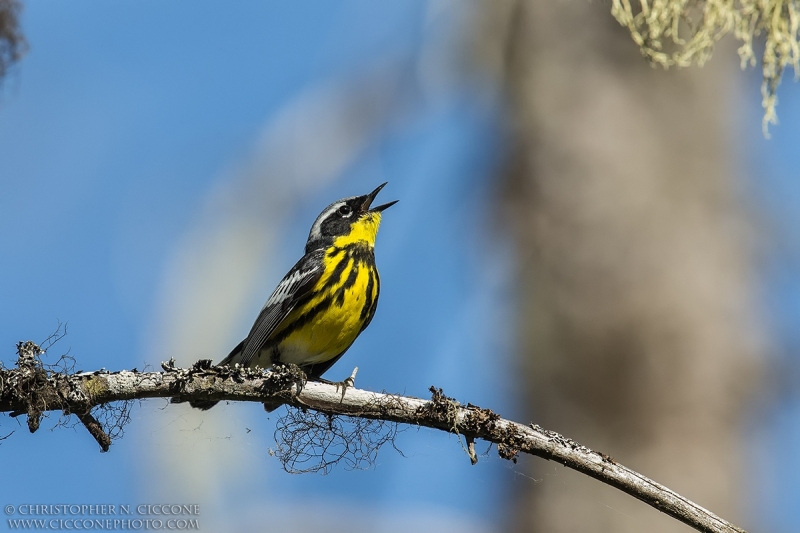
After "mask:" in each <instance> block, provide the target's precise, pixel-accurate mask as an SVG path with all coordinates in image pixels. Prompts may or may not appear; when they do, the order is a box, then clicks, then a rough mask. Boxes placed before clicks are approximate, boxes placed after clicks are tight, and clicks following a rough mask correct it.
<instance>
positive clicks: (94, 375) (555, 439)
mask: <svg viewBox="0 0 800 533" xmlns="http://www.w3.org/2000/svg"><path fill="white" fill-rule="evenodd" d="M34 348H35V349H34ZM18 349H19V352H20V358H19V360H18V362H17V367H16V368H13V369H3V368H0V412H5V413H9V414H10V415H11V416H19V415H21V414H28V416H29V417H33V418H34V419H35V420H36V423H35V424H32V423H29V428H30V430H31V431H32V432H33V431H35V430H36V428H37V427H38V417H39V416H40V415H41V413H43V412H45V411H62V412H64V413H66V414H70V413H75V414H77V415H78V417H79V419H80V420H81V422H83V424H84V425H85V426H86V428H87V429H88V430H89V431H90V433H91V434H92V436H93V437H94V438H95V439H96V440H97V442H98V443H99V444H100V446H101V447H102V448H103V451H106V450H107V449H108V445H109V444H110V442H111V440H110V438H109V437H108V435H107V434H106V432H105V431H104V430H103V428H102V427H101V424H100V423H99V422H98V421H97V420H96V419H95V418H94V417H93V416H92V415H91V414H90V411H91V409H92V408H94V407H97V406H102V405H105V404H108V403H110V402H117V401H122V400H134V399H144V398H173V399H174V401H177V402H182V401H188V400H204V401H210V400H214V401H223V400H225V401H247V402H260V403H264V404H265V405H266V406H268V407H269V408H270V409H272V408H274V407H275V406H276V405H279V404H282V403H285V404H287V405H290V406H294V407H298V408H300V409H302V410H307V409H312V410H315V411H319V412H321V413H325V414H328V415H347V416H351V417H358V418H366V419H373V420H384V421H392V422H398V423H402V424H411V425H416V426H425V427H429V428H434V429H440V430H443V431H447V432H450V433H455V434H458V435H463V436H464V437H465V439H466V441H467V443H468V445H469V450H471V451H470V452H469V456H470V460H471V461H472V462H473V464H474V463H475V462H477V456H476V455H475V454H474V444H473V443H474V440H475V439H483V440H485V441H488V442H491V443H494V444H496V445H497V450H498V453H499V454H500V457H502V458H504V459H509V460H512V461H516V460H517V455H518V454H519V453H528V454H531V455H536V456H539V457H542V458H544V459H548V460H551V461H556V462H558V463H561V464H563V465H564V466H567V467H569V468H572V469H574V470H577V471H579V472H582V473H584V474H587V475H589V476H591V477H593V478H595V479H598V480H600V481H602V482H604V483H607V484H609V485H611V486H613V487H616V488H618V489H620V490H622V491H623V492H626V493H628V494H630V495H631V496H634V497H635V498H638V499H640V500H642V501H643V502H645V503H647V504H649V505H651V506H652V507H655V508H656V509H658V510H660V511H662V512H664V513H666V514H668V515H670V516H672V517H673V518H676V519H678V520H680V521H681V522H684V523H685V524H687V525H689V526H691V527H693V528H695V529H697V530H698V531H704V532H709V533H744V530H742V529H740V528H738V527H736V526H734V525H733V524H731V523H729V522H727V521H726V520H723V519H722V518H720V517H718V516H716V515H714V514H713V513H711V512H710V511H708V510H706V509H704V508H702V507H700V506H699V505H697V504H695V503H693V502H691V501H690V500H688V499H686V498H684V497H683V496H681V495H679V494H677V493H675V492H673V491H672V490H670V489H668V488H667V487H664V486H663V485H661V484H659V483H656V482H655V481H653V480H651V479H649V478H647V477H645V476H643V475H642V474H639V473H638V472H635V471H633V470H631V469H629V468H626V467H624V466H623V465H621V464H619V463H618V462H616V461H615V460H614V459H612V458H611V457H609V456H608V455H605V454H603V453H599V452H595V451H592V450H590V449H589V448H587V447H585V446H582V445H580V444H578V443H576V442H574V441H573V440H571V439H569V438H566V437H564V436H562V435H559V434H558V433H555V432H553V431H548V430H546V429H542V428H541V427H539V426H537V425H529V426H526V425H523V424H519V423H517V422H513V421H511V420H506V419H503V418H501V417H500V416H499V415H497V414H495V413H494V412H492V411H491V410H489V409H482V408H480V407H477V406H474V405H472V404H467V405H462V404H460V403H458V402H456V401H455V400H453V399H452V398H448V397H446V396H445V395H444V394H443V393H442V391H441V389H436V388H434V387H431V392H432V399H431V400H423V399H420V398H412V397H407V396H400V395H396V394H385V393H376V392H369V391H366V390H361V389H356V388H353V387H348V388H347V389H346V390H343V389H342V387H340V386H337V385H336V384H330V383H322V382H316V381H306V379H305V375H304V374H303V372H302V371H300V370H299V369H298V368H297V367H278V368H274V369H272V370H266V371H262V370H253V369H244V368H238V367H237V368H229V367H213V366H211V364H210V361H199V362H198V363H197V364H195V365H194V366H193V367H192V368H188V369H183V368H177V367H175V365H174V362H173V361H170V362H169V363H163V364H162V367H163V370H164V371H163V372H139V371H136V370H132V371H127V370H123V371H121V372H108V371H105V370H101V371H97V372H84V373H80V374H69V373H62V372H52V371H49V372H48V371H46V370H45V369H43V368H42V366H41V363H40V361H39V360H38V355H39V353H40V351H37V350H38V347H37V346H35V345H33V343H25V344H24V345H23V344H22V343H21V344H20V345H19V346H18ZM26 350H27V351H26ZM29 422H30V420H29Z"/></svg>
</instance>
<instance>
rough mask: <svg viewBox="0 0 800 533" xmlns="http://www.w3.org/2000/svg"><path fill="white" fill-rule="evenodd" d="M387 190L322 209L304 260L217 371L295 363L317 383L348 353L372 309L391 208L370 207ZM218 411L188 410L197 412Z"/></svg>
mask: <svg viewBox="0 0 800 533" xmlns="http://www.w3.org/2000/svg"><path fill="white" fill-rule="evenodd" d="M385 185H386V183H384V184H382V185H380V186H379V187H378V188H376V189H375V190H374V191H372V192H371V193H369V194H365V195H363V196H353V197H350V198H344V199H342V200H339V201H338V202H334V203H332V204H331V205H329V206H328V207H326V208H325V209H323V211H322V213H320V215H319V216H318V217H317V219H316V220H315V221H314V225H313V226H311V231H310V232H309V234H308V241H307V242H306V249H305V255H304V256H303V257H302V258H300V260H299V261H298V262H297V263H296V264H295V265H294V266H293V267H292V268H291V270H289V272H288V273H287V274H286V275H285V276H284V277H283V279H282V280H281V282H280V283H278V286H277V287H276V288H275V290H274V291H273V292H272V295H271V296H270V297H269V299H267V303H266V304H264V307H263V308H262V309H261V312H260V313H259V314H258V318H256V321H255V323H254V324H253V327H252V328H251V329H250V333H249V334H248V335H247V337H246V338H245V339H244V340H243V341H242V342H240V343H239V344H238V345H236V347H235V348H234V349H233V350H232V351H231V353H230V354H229V355H228V356H227V357H226V358H225V359H223V360H222V361H221V362H220V363H219V365H220V366H221V365H234V364H236V363H238V364H240V365H243V366H245V367H256V366H258V367H261V368H267V367H269V366H271V365H273V364H276V363H284V364H286V363H294V364H296V365H298V366H299V367H300V368H301V369H302V370H303V371H305V373H306V375H307V376H308V377H309V378H310V379H319V378H320V376H322V374H324V373H325V371H326V370H328V369H329V368H330V367H331V366H332V365H333V364H334V363H335V362H336V361H337V360H338V359H339V358H340V357H341V356H342V355H343V354H344V353H345V352H346V351H347V349H348V348H350V345H352V344H353V341H355V340H356V337H358V335H359V334H360V333H361V332H362V331H364V329H366V327H367V326H368V325H369V323H370V321H371V320H372V317H373V316H375V309H376V308H377V306H378V295H379V293H380V286H381V282H380V277H379V276H378V269H377V267H376V265H375V254H374V247H375V238H376V236H377V234H378V227H379V226H380V223H381V213H382V212H383V211H384V210H385V209H386V208H388V207H391V206H392V205H394V204H396V203H397V200H395V201H393V202H389V203H386V204H383V205H380V206H377V207H372V201H373V200H374V199H375V197H376V196H377V195H378V193H379V192H380V190H381V189H383V187H384V186H385ZM216 403H217V402H215V401H192V402H190V404H191V405H192V407H197V408H199V409H210V408H211V407H213V406H214V405H215V404H216Z"/></svg>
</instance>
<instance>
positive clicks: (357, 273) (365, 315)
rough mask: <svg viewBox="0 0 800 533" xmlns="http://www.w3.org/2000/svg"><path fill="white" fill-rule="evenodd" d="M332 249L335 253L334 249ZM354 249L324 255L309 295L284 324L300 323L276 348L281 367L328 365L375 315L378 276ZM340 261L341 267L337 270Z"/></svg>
mask: <svg viewBox="0 0 800 533" xmlns="http://www.w3.org/2000/svg"><path fill="white" fill-rule="evenodd" d="M336 250H338V252H337V251H336ZM362 253H368V257H369V259H370V260H369V261H367V260H365V259H364V258H363V257H360V256H359V253H358V251H356V252H353V251H352V250H350V251H348V250H346V249H345V248H335V247H334V248H332V249H331V251H330V252H329V253H328V254H326V257H325V259H324V261H325V270H324V273H323V275H322V276H321V277H320V280H319V281H318V282H317V285H316V287H315V290H314V291H313V293H314V295H313V296H312V297H311V298H310V299H309V300H308V301H306V302H305V303H304V304H303V305H301V306H299V307H298V308H296V309H295V310H294V311H292V313H291V314H290V316H289V317H287V320H286V323H288V324H291V323H293V322H295V321H305V322H306V323H305V324H303V326H302V327H299V328H297V329H295V330H294V331H292V332H291V333H290V334H289V335H288V336H286V337H285V338H284V339H283V340H282V341H281V343H280V345H279V346H278V348H279V350H280V354H281V355H280V359H281V362H284V363H294V364H298V365H308V364H315V363H320V362H324V361H328V360H330V359H332V358H334V357H336V356H338V355H340V354H341V353H343V352H344V351H345V350H347V348H349V347H350V345H351V344H352V343H353V341H355V339H356V337H358V335H359V333H361V331H362V329H363V328H364V324H365V323H367V322H368V321H369V320H370V319H371V318H372V314H374V312H375V305H376V303H377V298H378V291H379V283H380V282H379V279H378V272H377V269H375V266H374V262H373V260H372V250H371V249H367V250H364V251H363V252H362ZM343 261H344V262H345V264H344V268H343V269H342V268H341V266H340V267H339V271H338V272H337V266H339V264H340V263H341V262H343Z"/></svg>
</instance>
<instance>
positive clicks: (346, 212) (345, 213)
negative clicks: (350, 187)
mask: <svg viewBox="0 0 800 533" xmlns="http://www.w3.org/2000/svg"><path fill="white" fill-rule="evenodd" d="M339 214H340V215H342V216H343V217H349V216H350V215H352V214H353V208H351V207H350V206H349V205H343V206H342V207H340V208H339Z"/></svg>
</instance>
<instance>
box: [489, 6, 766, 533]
mask: <svg viewBox="0 0 800 533" xmlns="http://www.w3.org/2000/svg"><path fill="white" fill-rule="evenodd" d="M609 7H610V6H609V5H608V3H605V2H597V3H589V2H586V1H569V2H568V1H561V2H555V1H548V2H534V1H527V0H526V1H520V2H516V3H515V2H494V1H493V2H486V3H483V4H482V9H483V11H482V13H481V14H480V16H479V17H478V18H479V23H478V25H477V26H476V36H477V38H476V43H477V46H476V48H475V51H476V55H477V57H478V59H479V62H480V64H481V65H482V66H483V67H484V68H486V69H488V70H489V71H490V72H491V73H493V75H495V76H496V78H497V81H498V82H499V84H500V85H501V87H502V90H503V91H504V93H505V94H504V95H505V97H506V99H507V113H508V117H509V121H510V125H509V128H510V136H509V137H510V139H511V140H512V146H510V154H509V157H510V161H509V165H508V167H507V172H506V175H505V177H504V179H505V184H506V191H507V193H506V194H505V205H503V206H501V208H500V211H501V212H502V213H503V215H504V216H508V219H507V222H508V224H509V226H510V227H511V228H513V231H515V238H516V241H517V245H518V259H519V269H518V272H519V284H520V292H519V295H520V296H519V297H520V300H519V314H518V316H519V324H518V326H519V328H518V329H519V331H520V340H519V344H520V348H521V355H520V357H521V366H522V371H521V373H520V375H522V376H524V382H522V383H520V384H518V385H519V389H520V390H521V391H522V392H523V395H524V398H523V401H524V405H525V412H526V414H527V415H528V416H529V417H530V419H531V420H533V421H535V422H536V423H539V424H541V425H542V426H544V427H547V428H550V429H554V430H556V431H560V432H562V433H564V434H565V435H568V436H570V437H572V438H575V439H576V440H578V441H579V442H581V443H583V444H586V445H587V446H590V447H592V448H594V449H598V450H601V451H604V452H606V453H608V454H611V455H612V456H614V457H615V458H616V459H618V460H620V461H621V462H623V463H624V464H628V465H630V466H631V467H632V468H635V469H637V470H639V471H640V472H642V473H644V474H645V475H647V476H650V477H651V478H653V479H657V480H658V481H659V482H661V483H664V484H666V485H667V486H669V487H671V488H673V489H675V490H677V491H678V492H680V493H682V494H684V495H686V496H687V497H689V498H692V499H694V500H695V501H696V502H698V503H699V504H700V505H703V506H705V507H707V508H709V509H711V510H712V511H713V512H716V513H718V514H720V515H722V516H724V517H725V518H727V519H729V520H733V521H734V522H737V521H739V520H741V519H742V512H741V507H740V504H741V503H743V502H744V496H745V494H744V492H745V491H746V490H747V486H746V484H745V483H742V481H743V478H742V472H743V461H744V456H743V442H742V436H743V435H742V422H743V417H744V411H743V409H744V406H745V404H744V402H745V401H746V400H747V396H748V394H749V393H751V392H752V391H753V388H754V386H755V385H756V384H757V382H758V371H757V370H758V357H757V355H758V352H759V351H760V349H761V348H760V346H761V338H760V332H759V327H758V325H757V324H756V323H755V320H754V316H755V315H756V313H755V312H753V311H752V309H753V292H754V291H753V289H754V277H753V265H752V260H753V255H752V250H751V249H750V244H752V243H750V242H748V237H749V234H750V228H749V226H748V224H747V220H746V213H745V210H744V204H743V202H742V199H741V198H740V197H739V193H740V192H741V191H739V190H738V186H739V180H738V179H737V178H738V176H737V175H736V172H735V171H734V170H735V169H734V168H732V167H733V165H732V164H731V163H732V161H735V158H734V157H733V154H732V153H731V151H732V146H731V144H732V141H733V140H734V139H732V138H731V136H730V134H729V132H730V131H731V129H732V126H733V121H732V120H731V117H730V115H731V111H730V110H731V108H732V107H733V105H732V104H733V102H734V101H735V97H736V92H735V90H732V84H733V82H734V80H735V78H734V76H735V75H736V65H737V64H738V61H737V59H736V58H735V57H734V56H733V54H728V53H722V54H720V53H719V52H729V51H730V50H726V49H725V47H723V49H722V50H718V52H717V54H716V57H715V58H714V61H712V62H711V63H709V64H708V65H706V67H705V68H702V69H699V68H691V69H685V70H669V71H664V70H663V69H660V68H659V69H654V68H651V67H650V66H649V65H648V63H647V62H646V61H645V60H644V59H643V58H642V57H641V55H640V54H639V51H638V50H637V48H636V45H635V44H634V43H633V41H632V40H631V38H630V35H629V34H628V33H627V31H626V30H625V29H624V28H622V27H620V26H619V25H618V24H617V22H616V21H615V20H614V19H613V18H612V17H611V15H610V14H609ZM523 468H526V469H528V470H529V472H528V473H529V474H530V475H531V476H533V477H534V478H535V479H536V482H525V483H520V484H517V485H515V487H514V488H513V491H512V492H513V493H514V494H515V495H516V496H517V498H516V509H515V513H513V516H514V517H515V518H514V522H513V524H511V527H510V529H511V530H514V531H541V532H547V533H557V532H562V531H563V532H581V533H588V532H596V531H598V532H599V531H603V532H615V533H622V532H637V533H639V532H644V531H647V532H662V531H685V530H686V526H684V525H682V524H680V523H678V522H676V521H674V520H672V519H669V518H667V517H665V516H664V515H660V514H659V513H657V512H655V511H653V510H652V509H650V508H648V507H647V506H645V505H643V504H641V503H639V502H637V501H636V500H633V499H632V498H630V497H628V496H625V495H623V494H621V493H619V492H617V491H615V490H614V489H612V488H609V487H607V486H604V485H601V484H600V483H597V482H596V481H594V480H592V479H589V478H586V477H585V476H581V475H579V474H576V473H574V472H570V471H568V470H567V469H565V468H563V467H560V466H559V465H556V464H553V463H547V462H544V461H530V462H525V466H524V467H523Z"/></svg>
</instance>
